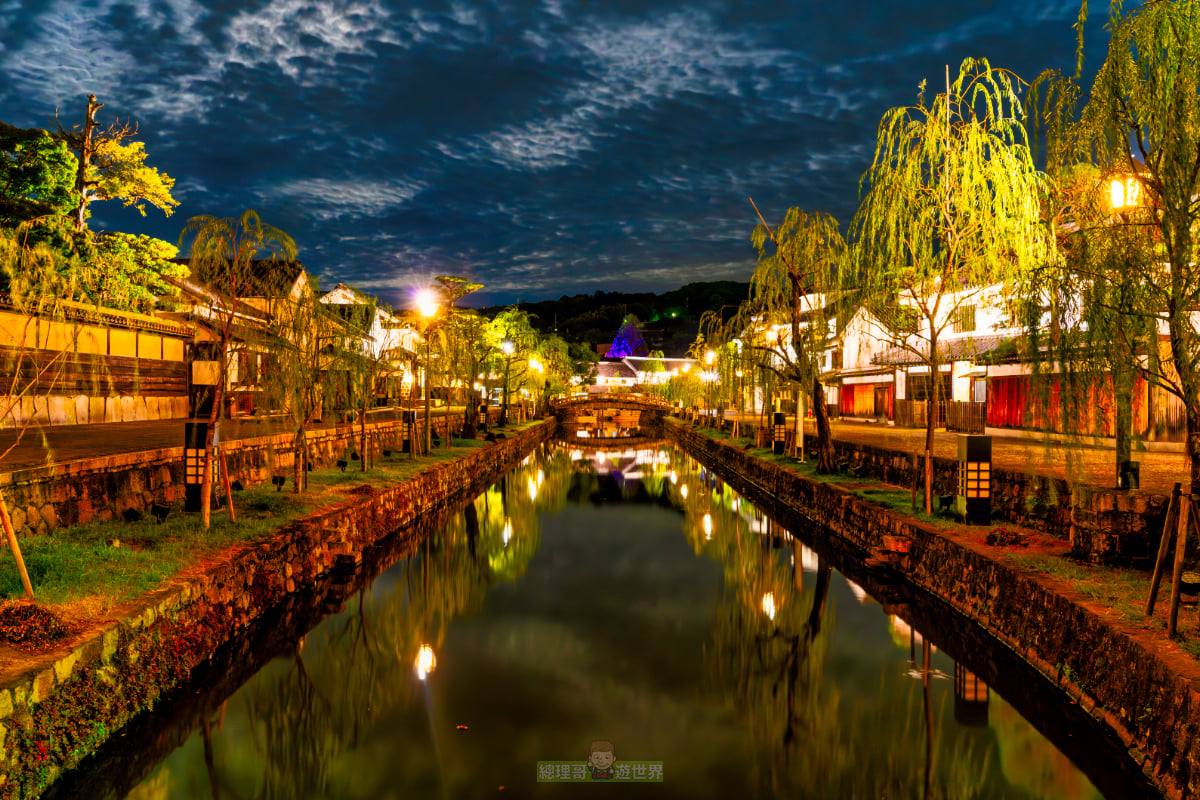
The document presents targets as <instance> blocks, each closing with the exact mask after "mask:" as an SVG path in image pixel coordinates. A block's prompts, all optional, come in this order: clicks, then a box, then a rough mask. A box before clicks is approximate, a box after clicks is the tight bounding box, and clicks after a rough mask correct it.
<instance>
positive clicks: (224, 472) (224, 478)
mask: <svg viewBox="0 0 1200 800" xmlns="http://www.w3.org/2000/svg"><path fill="white" fill-rule="evenodd" d="M217 452H219V453H220V454H221V482H222V483H224V484H225V502H227V503H229V521H230V522H237V514H235V513H234V510H233V484H231V483H230V482H229V465H228V464H226V463H225V448H224V447H222V448H221V449H220V450H218V451H217ZM301 467H302V468H303V465H301Z"/></svg>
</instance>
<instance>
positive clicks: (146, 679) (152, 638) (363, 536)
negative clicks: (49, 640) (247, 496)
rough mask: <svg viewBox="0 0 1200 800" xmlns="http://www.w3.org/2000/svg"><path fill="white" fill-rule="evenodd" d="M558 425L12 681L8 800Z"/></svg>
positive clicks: (323, 523) (506, 444)
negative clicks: (256, 624)
mask: <svg viewBox="0 0 1200 800" xmlns="http://www.w3.org/2000/svg"><path fill="white" fill-rule="evenodd" d="M554 430H555V423H554V422H553V420H550V421H546V422H543V423H541V424H539V425H536V426H533V427H531V428H528V429H526V430H524V431H521V432H519V433H517V434H514V435H512V437H511V438H509V439H507V440H505V441H503V442H498V443H496V444H493V445H491V446H488V447H484V448H480V449H478V450H474V451H472V452H470V453H468V454H467V455H466V456H464V457H462V458H460V459H457V460H454V461H447V462H442V463H438V464H434V465H431V466H429V467H427V468H426V469H424V470H422V471H421V472H420V473H418V474H417V475H415V476H413V477H412V478H410V479H409V480H408V481H405V482H404V483H402V484H398V485H396V486H394V487H391V488H388V489H383V490H379V491H377V492H375V493H374V494H372V495H367V496H357V497H355V498H353V499H351V500H347V501H346V502H344V503H342V504H341V505H339V506H336V507H334V508H330V509H327V510H325V511H323V512H320V513H317V514H314V515H312V516H310V517H307V518H305V519H302V520H298V521H296V522H293V523H291V524H289V525H287V526H286V527H284V528H282V529H281V530H279V531H278V532H276V533H275V534H274V535H272V536H271V537H270V538H269V539H267V540H265V541H260V542H253V543H244V544H239V545H235V546H233V547H230V548H229V549H227V550H226V551H224V552H223V553H222V554H221V555H220V556H219V557H217V559H216V560H215V562H213V563H209V564H208V565H207V566H206V567H205V568H204V569H203V571H200V572H198V573H189V574H188V575H187V576H186V577H182V578H181V579H180V580H177V581H175V582H173V583H172V585H171V586H169V587H167V588H164V589H160V590H159V591H157V592H154V593H152V594H150V595H148V596H145V597H143V598H139V599H138V600H137V601H134V602H131V603H129V604H126V605H125V606H123V607H119V608H116V609H114V610H113V616H114V617H115V618H117V619H118V620H119V621H118V622H116V623H114V624H112V625H111V627H108V628H107V629H105V630H103V631H101V632H99V633H97V634H96V635H94V636H92V637H91V638H89V639H88V640H87V641H85V642H83V643H82V644H80V645H78V646H76V647H75V648H73V649H71V650H69V651H66V652H60V653H55V654H51V655H49V656H47V657H45V658H44V659H42V663H40V664H38V665H36V666H33V667H30V668H27V669H24V670H22V671H21V672H19V673H18V674H6V675H5V677H4V679H3V680H2V681H0V798H32V797H37V796H38V795H39V794H40V793H41V792H42V791H43V790H44V789H45V788H46V786H48V785H49V784H50V783H51V782H53V780H54V779H55V778H56V777H57V776H58V775H59V774H60V773H61V772H62V770H64V769H70V768H71V767H73V766H75V765H76V764H78V763H79V761H81V760H82V759H83V758H84V757H85V756H86V755H88V754H89V753H91V752H93V751H94V750H95V749H96V748H97V747H99V746H100V745H101V744H102V743H103V742H104V741H105V740H107V739H108V737H110V736H112V735H113V734H114V733H115V732H117V731H119V730H120V729H121V728H122V726H124V725H125V724H126V723H127V722H128V721H129V720H130V719H132V718H133V717H134V716H135V715H136V714H138V713H140V712H142V711H145V710H146V709H148V708H150V707H152V706H153V705H154V703H155V701H156V700H157V699H158V698H160V697H161V696H163V695H164V694H166V693H168V692H169V691H170V690H171V689H173V688H175V687H177V686H179V685H180V684H181V683H183V682H184V681H185V680H187V678H188V676H189V674H190V673H191V670H192V669H193V668H194V667H196V666H197V665H199V664H200V663H201V662H203V661H204V660H205V659H206V658H207V657H208V656H209V655H210V654H211V653H212V652H213V651H214V650H215V649H216V648H217V647H218V646H220V645H221V644H222V643H224V642H226V641H228V640H229V639H231V638H233V637H235V636H238V635H240V634H241V633H242V632H243V631H244V630H245V629H246V628H247V626H248V625H249V624H250V623H252V622H253V621H254V620H256V619H258V618H259V617H260V616H261V615H263V614H264V613H265V612H266V611H267V610H269V609H271V608H273V607H275V606H276V605H278V604H279V603H280V602H281V601H282V600H283V599H284V598H285V597H287V596H288V595H290V594H291V593H293V592H296V591H298V590H302V589H308V588H311V587H312V586H314V585H315V584H316V582H317V581H318V580H320V579H322V578H323V576H325V575H327V574H329V573H330V571H331V570H332V569H333V568H334V566H335V565H336V564H338V563H339V560H348V561H349V562H350V563H357V562H359V561H360V560H361V558H362V552H363V551H364V550H365V549H366V548H368V547H371V546H373V545H375V544H377V543H379V542H382V541H384V540H386V539H387V538H388V537H389V536H391V535H392V534H393V533H394V532H397V531H400V533H399V534H398V535H401V536H404V535H416V532H417V529H412V530H409V529H408V528H406V526H409V525H410V524H411V523H413V522H414V521H416V520H418V519H421V518H424V517H426V516H428V515H431V514H434V513H437V512H439V511H441V510H443V509H446V508H447V507H450V506H452V505H453V504H455V503H457V502H461V501H463V500H465V499H467V498H469V497H472V496H474V495H475V494H478V493H479V492H480V491H482V490H483V489H485V488H486V487H487V486H489V485H490V484H491V483H492V482H494V481H495V480H496V479H498V478H499V477H500V476H502V475H503V474H504V473H505V472H507V471H508V470H509V469H511V468H512V467H514V466H516V465H517V464H518V463H519V462H520V461H521V459H523V458H524V457H525V456H526V455H528V453H529V452H530V451H531V450H532V449H533V448H535V447H536V446H538V445H539V444H541V443H542V442H545V441H547V440H548V439H549V438H550V437H551V436H552V435H553V433H554Z"/></svg>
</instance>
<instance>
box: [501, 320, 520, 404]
mask: <svg viewBox="0 0 1200 800" xmlns="http://www.w3.org/2000/svg"><path fill="white" fill-rule="evenodd" d="M516 349H517V347H516V345H514V344H513V343H512V340H511V339H505V340H504V341H503V342H501V343H500V352H501V353H504V404H503V408H502V409H501V410H500V424H501V425H507V424H508V377H509V370H510V368H511V367H512V356H513V353H514V352H516Z"/></svg>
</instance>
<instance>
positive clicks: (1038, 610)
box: [664, 421, 1200, 800]
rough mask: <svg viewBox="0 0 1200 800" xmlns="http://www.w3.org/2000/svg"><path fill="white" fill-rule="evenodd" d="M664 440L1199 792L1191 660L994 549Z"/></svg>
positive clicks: (723, 450)
mask: <svg viewBox="0 0 1200 800" xmlns="http://www.w3.org/2000/svg"><path fill="white" fill-rule="evenodd" d="M664 432H665V433H666V435H667V437H668V438H669V439H671V440H673V441H675V442H676V443H678V444H679V445H680V446H681V447H682V448H683V449H684V450H685V451H686V452H687V453H689V454H690V455H691V456H692V457H693V458H696V459H697V460H699V461H701V462H702V463H703V464H705V465H706V466H708V467H709V468H711V469H712V470H713V471H714V473H715V474H716V475H717V476H718V477H720V478H721V479H722V480H724V481H726V482H727V483H729V485H730V486H732V487H734V488H735V489H737V490H738V491H739V492H742V493H744V494H745V495H746V496H747V497H748V498H749V499H750V500H751V501H752V502H753V501H755V498H756V497H758V498H763V497H766V498H771V499H772V501H773V504H774V505H775V506H776V507H782V508H784V509H786V510H787V511H789V512H790V513H791V514H792V515H795V516H796V517H799V518H801V519H805V520H808V521H810V522H811V523H812V524H814V525H816V526H819V527H820V528H821V529H823V530H824V532H825V535H826V536H830V535H832V536H834V537H836V538H837V539H838V540H839V541H840V543H841V544H844V545H848V546H850V547H852V548H853V549H854V550H856V551H857V552H858V553H859V554H860V555H861V556H862V557H863V558H864V559H866V560H867V561H868V562H869V563H873V564H876V565H880V566H884V567H885V568H888V569H895V570H896V571H897V572H899V573H900V574H901V575H903V576H904V577H905V578H906V579H907V580H908V581H909V582H911V583H912V584H914V585H915V586H917V587H920V588H921V589H924V590H926V591H928V592H929V593H931V594H932V595H934V596H935V597H937V598H939V599H941V600H942V601H944V602H945V603H947V604H948V605H950V606H951V607H953V608H954V609H956V610H957V611H959V612H961V613H962V614H964V615H966V616H967V617H968V618H970V619H972V620H974V621H975V622H977V623H978V624H980V625H982V626H983V627H984V628H986V629H987V630H988V632H989V633H990V634H991V635H992V636H994V637H995V638H997V639H999V640H1000V641H1001V642H1004V643H1005V644H1006V645H1008V646H1009V647H1011V648H1013V649H1014V650H1015V651H1016V652H1017V653H1018V654H1020V655H1021V656H1022V657H1023V658H1024V659H1025V660H1026V661H1027V662H1029V663H1030V664H1031V665H1032V666H1033V667H1034V668H1035V669H1037V670H1038V671H1039V672H1040V673H1042V674H1043V675H1045V676H1046V677H1047V678H1048V679H1049V680H1051V681H1053V682H1055V683H1057V684H1058V685H1059V686H1060V687H1061V688H1062V689H1063V690H1064V691H1065V692H1066V693H1067V694H1068V695H1069V696H1070V697H1071V698H1072V699H1073V700H1075V701H1077V702H1078V703H1079V704H1080V707H1081V708H1082V709H1083V710H1084V711H1085V712H1087V713H1088V714H1089V715H1091V716H1092V717H1093V718H1095V719H1096V720H1098V721H1100V722H1101V723H1103V724H1104V725H1105V726H1106V727H1107V728H1108V729H1109V730H1111V731H1112V732H1113V733H1114V734H1115V735H1116V736H1117V737H1118V738H1119V740H1120V741H1121V742H1122V743H1123V745H1124V747H1125V748H1126V750H1127V752H1128V754H1129V756H1130V758H1132V759H1133V761H1134V762H1135V763H1136V764H1137V765H1138V766H1139V767H1140V768H1141V770H1142V772H1143V773H1144V774H1145V775H1146V776H1147V778H1148V779H1149V780H1150V781H1151V782H1152V783H1153V784H1155V785H1156V786H1157V787H1158V788H1159V789H1160V790H1161V791H1163V792H1164V793H1165V794H1166V795H1167V796H1168V797H1170V798H1180V799H1181V800H1182V798H1192V797H1200V691H1198V687H1200V668H1197V666H1196V662H1195V660H1193V659H1190V658H1188V657H1186V656H1184V655H1183V654H1182V653H1181V652H1178V651H1176V652H1174V653H1172V652H1169V651H1164V649H1163V648H1161V647H1155V646H1154V645H1153V644H1150V643H1148V642H1147V640H1146V638H1145V636H1146V634H1145V632H1143V631H1139V630H1137V629H1135V628H1132V627H1130V626H1126V625H1122V624H1121V623H1120V622H1119V621H1117V620H1115V619H1112V618H1106V616H1105V612H1106V611H1107V609H1103V608H1099V607H1097V606H1095V605H1092V604H1089V603H1088V601H1087V599H1086V598H1084V597H1082V596H1081V595H1080V594H1079V593H1077V592H1075V591H1073V590H1072V588H1071V587H1070V586H1068V585H1066V584H1064V583H1061V582H1058V581H1055V580H1053V579H1051V578H1048V577H1046V576H1043V575H1040V574H1037V573H1034V572H1032V571H1029V570H1024V569H1021V568H1019V567H1017V566H1015V565H1012V564H1009V563H1007V562H1005V561H1002V560H999V559H997V558H995V557H994V550H993V548H989V547H987V546H985V545H983V544H981V543H979V542H978V541H977V540H976V539H975V538H973V537H971V536H969V535H966V534H963V533H958V532H956V531H954V530H950V529H942V528H936V527H934V526H932V525H928V524H925V523H922V522H919V521H917V520H914V519H912V518H910V517H907V516H905V515H904V514H901V513H898V512H896V511H893V510H890V509H887V508H884V507H882V506H879V505H876V504H874V503H871V502H870V501H868V500H866V499H863V498H859V497H856V496H854V495H853V494H851V492H850V491H849V490H847V489H845V488H842V487H839V486H837V485H834V484H829V483H822V482H818V481H814V480H811V479H808V478H805V477H803V476H801V475H798V474H796V473H794V472H792V471H790V470H787V469H785V468H783V467H780V466H778V465H775V464H771V463H768V462H765V461H762V460H760V459H759V458H757V457H755V456H754V455H752V454H750V453H747V452H745V451H744V450H742V449H741V448H738V447H736V446H734V445H732V444H729V443H727V442H724V441H719V440H716V439H712V438H710V437H708V436H706V435H704V434H703V433H701V432H698V431H695V430H693V429H692V428H691V427H690V426H685V425H682V424H680V423H678V422H675V421H668V422H667V423H666V424H665V425H664Z"/></svg>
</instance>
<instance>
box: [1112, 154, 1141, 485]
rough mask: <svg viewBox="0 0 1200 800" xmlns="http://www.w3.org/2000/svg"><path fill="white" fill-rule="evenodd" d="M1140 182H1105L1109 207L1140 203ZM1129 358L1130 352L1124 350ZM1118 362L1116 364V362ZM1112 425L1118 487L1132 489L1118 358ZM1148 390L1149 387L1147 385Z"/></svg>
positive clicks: (1125, 395)
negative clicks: (1107, 185) (1106, 183)
mask: <svg viewBox="0 0 1200 800" xmlns="http://www.w3.org/2000/svg"><path fill="white" fill-rule="evenodd" d="M1141 189H1142V185H1141V183H1139V182H1138V179H1137V178H1136V177H1131V176H1122V177H1117V178H1113V179H1112V180H1111V181H1110V182H1109V202H1110V204H1111V205H1112V209H1113V211H1116V212H1118V213H1120V214H1121V217H1122V219H1125V218H1126V216H1127V214H1128V212H1129V211H1130V210H1131V209H1134V208H1137V207H1138V206H1139V205H1140V200H1141V194H1142V192H1141ZM1127 355H1128V356H1129V358H1130V360H1132V359H1133V354H1132V353H1129V354H1127ZM1118 364H1120V366H1117V365H1118ZM1113 367H1114V368H1113V371H1112V372H1113V374H1112V378H1113V382H1112V384H1113V400H1114V404H1113V405H1114V411H1113V417H1114V419H1113V429H1114V433H1115V437H1114V438H1115V441H1114V445H1115V455H1116V462H1117V463H1116V472H1117V488H1118V489H1136V488H1138V486H1137V484H1138V483H1139V479H1138V465H1137V464H1136V463H1135V462H1134V461H1133V442H1132V441H1131V440H1132V438H1133V437H1132V428H1133V400H1132V392H1133V386H1132V383H1133V380H1132V372H1133V370H1132V368H1131V366H1130V365H1129V364H1126V363H1124V362H1123V361H1122V359H1120V358H1119V357H1118V358H1117V359H1114V364H1113ZM1147 391H1149V387H1147Z"/></svg>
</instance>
